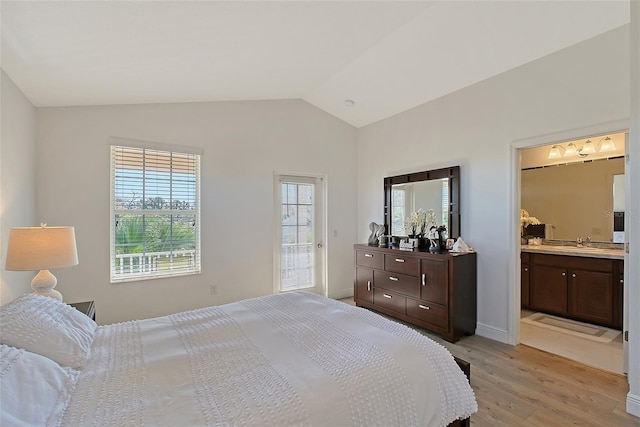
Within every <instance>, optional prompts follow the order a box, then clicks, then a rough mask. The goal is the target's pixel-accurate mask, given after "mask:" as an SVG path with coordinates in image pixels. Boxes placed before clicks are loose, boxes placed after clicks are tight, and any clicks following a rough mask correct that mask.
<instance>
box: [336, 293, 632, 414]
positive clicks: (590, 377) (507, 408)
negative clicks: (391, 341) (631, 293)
mask: <svg viewBox="0 0 640 427" xmlns="http://www.w3.org/2000/svg"><path fill="white" fill-rule="evenodd" d="M344 301H345V302H350V303H351V304H353V300H350V301H349V300H344ZM416 329H417V330H419V331H420V332H421V333H424V334H425V335H427V336H429V337H430V338H432V339H433V340H435V341H437V342H439V343H440V344H442V345H444V346H445V347H446V348H448V349H449V351H450V352H451V353H452V354H453V355H454V356H456V357H460V358H461V359H464V360H466V361H468V362H470V363H471V386H472V388H473V390H474V392H475V394H476V400H477V401H478V412H477V413H476V414H474V415H473V416H472V417H471V425H472V426H475V427H481V426H482V427H484V426H487V427H489V426H491V427H493V426H516V427H520V426H525V427H526V426H538V427H539V426H545V427H559V426H585V427H586V426H599V427H626V426H629V427H631V426H636V427H637V426H640V418H637V417H634V416H631V415H629V414H627V413H626V412H625V401H626V394H627V392H628V385H627V381H626V378H625V377H624V376H622V375H617V374H613V373H609V372H605V371H601V370H599V369H595V368H590V367H588V366H585V365H582V364H580V363H578V362H574V361H572V360H569V359H566V358H563V357H561V356H556V355H554V354H550V353H546V352H544V351H541V350H537V349H535V348H532V347H527V346H525V345H518V346H516V347H513V346H510V345H507V344H502V343H499V342H497V341H493V340H490V339H487V338H483V337H480V336H477V335H474V336H470V337H465V338H463V339H461V340H460V341H458V342H457V343H455V344H451V343H449V342H446V341H444V340H443V339H441V338H439V337H438V336H437V335H434V334H430V333H428V332H427V331H425V330H423V329H420V328H416Z"/></svg>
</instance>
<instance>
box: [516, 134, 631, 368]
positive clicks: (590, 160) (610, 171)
mask: <svg viewBox="0 0 640 427" xmlns="http://www.w3.org/2000/svg"><path fill="white" fill-rule="evenodd" d="M609 129H611V128H609ZM585 135H587V137H581V138H576V137H575V136H571V137H569V136H568V135H567V137H566V138H564V137H562V136H560V137H557V138H553V137H551V138H542V139H539V140H537V141H528V142H523V143H521V144H518V147H517V149H516V150H515V151H516V156H517V159H516V160H517V164H518V165H519V169H518V177H517V178H518V179H516V180H515V185H516V187H517V188H516V191H515V192H514V193H515V194H517V198H516V199H517V200H516V203H515V205H516V206H518V210H520V209H523V210H522V211H520V213H519V217H520V218H519V219H520V230H519V232H518V234H519V236H518V239H519V240H520V242H521V243H522V244H521V245H517V248H516V252H517V254H518V259H517V263H516V264H517V265H516V266H515V268H517V269H518V270H519V271H517V272H516V273H517V274H516V275H515V276H516V277H518V278H519V279H520V281H519V283H518V284H517V285H516V287H517V288H518V289H516V292H514V296H515V295H516V294H517V295H519V297H520V298H519V299H518V300H517V301H516V300H515V299H512V302H513V304H514V309H513V314H514V316H513V317H514V319H513V320H512V322H513V323H512V325H513V326H514V328H513V330H514V331H517V336H516V337H515V340H514V342H516V343H521V344H525V345H528V346H531V347H535V348H538V349H541V350H544V351H547V352H550V353H554V354H558V355H561V356H564V357H567V358H570V359H573V360H576V361H578V362H581V363H584V364H586V365H589V366H594V367H597V368H600V369H603V370H607V371H611V372H616V373H619V374H623V373H625V372H626V371H627V369H626V345H625V341H624V339H623V338H624V333H623V331H625V330H626V328H624V324H625V322H624V319H623V313H624V306H623V301H624V297H623V295H624V287H623V280H624V267H623V265H624V243H623V242H624V226H623V225H624V207H623V206H624V197H622V202H620V200H616V201H615V202H614V199H620V196H621V192H622V195H623V194H624V190H621V189H620V188H621V187H620V185H619V183H620V178H614V176H615V175H622V176H624V169H625V144H626V137H627V135H628V134H627V133H626V132H625V131H617V132H609V133H602V132H597V131H596V132H593V133H586V134H585ZM611 141H612V142H613V143H612V144H610V142H611ZM585 147H586V149H585ZM603 147H604V149H603ZM591 180H595V182H591ZM614 180H615V181H616V182H617V183H618V186H614ZM622 181H623V182H624V179H623V180H622ZM596 184H597V186H599V187H601V189H600V190H598V189H596ZM614 191H615V193H614ZM581 198H582V199H583V200H581ZM620 206H622V208H621V207H620ZM594 207H595V209H592V208H594ZM572 208H575V211H572ZM589 209H592V210H593V211H592V212H589ZM578 246H581V248H578ZM563 260H568V261H569V263H568V264H567V265H563ZM579 260H583V261H585V262H586V263H587V264H586V265H587V266H588V267H586V268H584V269H581V267H580V265H579V264H576V262H578V261H579ZM594 265H595V266H596V267H593V266H594ZM594 268H595V270H598V269H600V268H602V271H597V274H595V275H591V276H589V275H588V274H587V276H585V274H586V273H589V274H592V273H593V272H592V271H591V270H593V269H594ZM576 274H577V276H576ZM563 275H564V276H563ZM556 276H557V279H556V278H555V277H556ZM585 277H586V278H585ZM593 278H596V280H600V282H599V283H596V282H591V281H590V280H591V279H593ZM552 283H553V285H552ZM601 283H605V284H606V285H607V286H608V288H607V289H608V293H605V294H601V293H599V292H604V291H603V289H604V288H602V286H600V284H601ZM616 292H618V294H616ZM601 306H602V307H606V310H604V311H606V313H604V311H602V310H603V308H602V307H601ZM601 314H602V316H601Z"/></svg>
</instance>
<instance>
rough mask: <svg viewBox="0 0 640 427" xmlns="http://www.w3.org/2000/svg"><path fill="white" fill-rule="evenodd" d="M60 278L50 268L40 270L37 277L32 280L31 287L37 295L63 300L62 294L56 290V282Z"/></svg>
mask: <svg viewBox="0 0 640 427" xmlns="http://www.w3.org/2000/svg"><path fill="white" fill-rule="evenodd" d="M57 283H58V279H56V276H54V275H53V274H52V273H51V272H50V271H49V270H40V272H39V273H38V274H36V277H34V278H33V280H32V281H31V288H32V289H33V293H35V294H36V295H42V296H43V297H50V298H55V299H57V300H58V301H62V294H61V293H60V292H58V291H56V290H55V289H53V288H55V287H56V284H57Z"/></svg>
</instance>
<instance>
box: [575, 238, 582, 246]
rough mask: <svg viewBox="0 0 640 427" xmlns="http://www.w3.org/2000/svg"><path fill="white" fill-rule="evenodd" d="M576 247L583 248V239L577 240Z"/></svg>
mask: <svg viewBox="0 0 640 427" xmlns="http://www.w3.org/2000/svg"><path fill="white" fill-rule="evenodd" d="M576 246H577V247H579V248H581V247H582V237H578V239H577V240H576Z"/></svg>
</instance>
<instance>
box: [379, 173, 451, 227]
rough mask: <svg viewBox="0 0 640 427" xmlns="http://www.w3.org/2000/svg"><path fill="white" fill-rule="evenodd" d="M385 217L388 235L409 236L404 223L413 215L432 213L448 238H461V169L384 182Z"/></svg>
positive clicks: (414, 175) (406, 175)
mask: <svg viewBox="0 0 640 427" xmlns="http://www.w3.org/2000/svg"><path fill="white" fill-rule="evenodd" d="M384 195H385V196H384V218H385V226H386V230H387V233H388V234H390V235H392V236H407V235H408V234H409V233H408V232H407V231H406V230H405V228H404V221H405V218H407V217H408V216H409V215H411V212H414V211H418V210H419V209H423V210H424V211H426V212H428V211H429V210H433V211H434V213H435V216H436V220H437V222H438V225H445V226H446V227H447V232H448V236H449V238H452V239H456V238H457V237H459V236H460V166H452V167H447V168H442V169H433V170H427V171H422V172H414V173H408V174H404V175H396V176H390V177H387V178H385V179H384Z"/></svg>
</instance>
